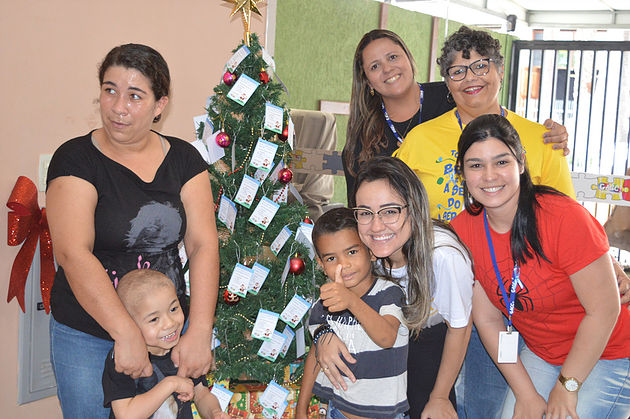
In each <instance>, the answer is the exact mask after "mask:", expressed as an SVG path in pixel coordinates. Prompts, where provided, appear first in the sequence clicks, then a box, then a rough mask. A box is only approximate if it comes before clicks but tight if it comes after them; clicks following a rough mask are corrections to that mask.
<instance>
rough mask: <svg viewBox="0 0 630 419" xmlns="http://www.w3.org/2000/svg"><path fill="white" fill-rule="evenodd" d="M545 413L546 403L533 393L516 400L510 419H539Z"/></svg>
mask: <svg viewBox="0 0 630 419" xmlns="http://www.w3.org/2000/svg"><path fill="white" fill-rule="evenodd" d="M546 412H547V402H545V399H543V397H542V396H541V395H540V394H538V393H534V394H532V395H531V396H526V397H517V398H516V404H515V405H514V414H513V416H512V419H541V418H542V417H543V415H545V413H546ZM548 418H549V417H547V419H548ZM563 419H564V418H563Z"/></svg>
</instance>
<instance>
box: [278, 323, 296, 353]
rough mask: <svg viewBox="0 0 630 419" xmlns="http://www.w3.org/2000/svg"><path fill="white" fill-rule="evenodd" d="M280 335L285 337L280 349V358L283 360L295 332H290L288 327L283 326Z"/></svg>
mask: <svg viewBox="0 0 630 419" xmlns="http://www.w3.org/2000/svg"><path fill="white" fill-rule="evenodd" d="M282 334H283V335H284V336H285V339H284V343H283V344H282V349H281V350H280V356H281V357H283V358H284V357H285V356H286V355H287V352H289V347H290V346H291V342H293V338H294V337H295V332H294V331H293V330H291V328H290V327H289V326H284V330H283V331H282Z"/></svg>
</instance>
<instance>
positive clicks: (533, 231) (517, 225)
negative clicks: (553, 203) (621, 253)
mask: <svg viewBox="0 0 630 419" xmlns="http://www.w3.org/2000/svg"><path fill="white" fill-rule="evenodd" d="M488 138H495V139H497V140H499V141H501V142H502V143H503V144H505V145H506V146H507V148H508V149H509V150H510V153H512V155H513V156H514V158H516V160H517V161H518V162H519V164H520V165H522V166H523V171H522V173H521V176H520V179H519V185H520V191H519V195H518V207H517V209H516V215H515V216H514V221H513V223H512V229H511V235H510V237H511V238H510V245H511V248H512V258H513V259H514V260H515V261H518V262H520V263H525V261H526V259H533V258H535V257H540V258H542V259H544V260H546V261H547V262H549V259H548V258H547V256H545V253H544V252H543V249H542V245H541V243H540V236H539V235H538V228H537V224H536V208H537V207H539V206H540V204H539V203H538V200H537V198H536V196H537V195H538V194H546V193H550V194H557V195H563V194H562V193H561V192H559V191H557V190H556V189H553V188H551V187H549V186H544V185H534V183H533V182H532V177H531V175H530V174H529V169H528V168H527V164H526V161H525V151H524V149H523V145H522V144H521V139H520V137H519V135H518V132H516V129H515V128H514V127H513V126H512V124H510V122H509V121H508V120H507V119H506V118H505V117H503V116H501V115H495V114H487V115H482V116H479V117H477V118H475V119H474V120H472V121H471V122H470V123H469V124H468V125H466V128H464V130H463V131H462V134H461V136H460V137H459V142H458V143H457V164H456V169H455V170H456V171H457V174H458V175H459V176H461V177H463V167H464V157H465V155H466V152H467V151H468V149H469V148H470V147H471V146H472V145H473V144H475V143H477V142H480V141H485V140H487V139H488ZM462 184H463V186H464V206H465V208H466V211H467V212H468V213H469V214H472V215H479V214H481V212H482V211H483V205H482V204H481V203H479V202H477V201H476V200H475V199H474V198H473V197H472V195H471V194H470V191H469V190H468V186H467V185H466V180H465V179H464V180H463V182H462Z"/></svg>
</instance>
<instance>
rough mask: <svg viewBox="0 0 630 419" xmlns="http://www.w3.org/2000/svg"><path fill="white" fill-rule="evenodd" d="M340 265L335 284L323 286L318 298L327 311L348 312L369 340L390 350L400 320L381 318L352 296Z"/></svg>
mask: <svg viewBox="0 0 630 419" xmlns="http://www.w3.org/2000/svg"><path fill="white" fill-rule="evenodd" d="M341 269H342V266H341V265H337V269H336V270H335V282H329V283H327V284H324V285H322V286H321V288H320V298H321V299H322V303H323V304H324V306H325V307H327V308H328V310H329V311H342V310H346V309H347V310H350V312H351V313H352V314H353V315H354V317H355V318H356V319H357V320H358V321H359V323H361V326H363V329H364V330H365V332H366V333H367V334H368V336H369V337H370V339H372V340H373V341H374V343H376V344H377V345H378V346H380V347H381V348H391V347H392V346H393V345H394V343H395V342H396V336H397V335H398V326H399V325H400V320H398V319H397V318H396V317H394V316H391V315H384V316H381V315H380V314H379V313H377V312H376V311H374V309H373V308H372V307H370V306H369V305H367V304H366V303H365V302H364V301H363V300H362V299H361V298H360V297H359V296H358V295H356V294H354V293H353V292H352V291H350V290H349V289H348V288H346V285H345V283H344V280H343V278H342V277H341Z"/></svg>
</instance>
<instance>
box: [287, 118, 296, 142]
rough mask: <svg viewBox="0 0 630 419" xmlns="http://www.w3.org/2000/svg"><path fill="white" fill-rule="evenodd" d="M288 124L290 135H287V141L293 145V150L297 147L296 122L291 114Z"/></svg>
mask: <svg viewBox="0 0 630 419" xmlns="http://www.w3.org/2000/svg"><path fill="white" fill-rule="evenodd" d="M288 125H289V129H288V132H289V135H288V136H287V143H289V147H291V150H293V149H295V147H294V146H293V140H294V137H295V124H294V123H293V120H292V119H291V116H290V115H289V121H288Z"/></svg>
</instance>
